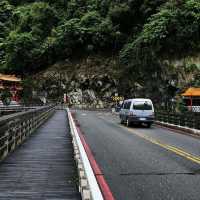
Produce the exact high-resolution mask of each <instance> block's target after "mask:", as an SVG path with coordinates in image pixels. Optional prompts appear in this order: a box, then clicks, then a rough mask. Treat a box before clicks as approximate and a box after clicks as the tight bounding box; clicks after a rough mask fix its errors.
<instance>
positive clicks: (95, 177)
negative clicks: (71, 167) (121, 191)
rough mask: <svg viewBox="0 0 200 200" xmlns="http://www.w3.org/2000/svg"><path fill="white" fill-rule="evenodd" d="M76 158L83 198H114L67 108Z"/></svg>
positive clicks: (96, 199)
mask: <svg viewBox="0 0 200 200" xmlns="http://www.w3.org/2000/svg"><path fill="white" fill-rule="evenodd" d="M67 113H68V119H69V124H70V130H71V135H72V143H73V147H74V158H75V161H76V164H77V168H78V175H79V191H80V193H81V196H82V199H83V200H114V197H113V195H112V193H111V191H110V188H109V186H108V184H107V183H106V181H105V179H104V177H103V175H102V172H101V170H100V168H99V166H98V164H97V162H96V161H95V158H94V156H93V154H92V152H91V150H90V147H89V146H88V144H87V143H86V141H85V138H84V135H83V134H82V133H81V130H80V129H79V128H78V127H77V126H76V124H75V121H74V119H73V117H72V114H71V112H70V110H69V109H67Z"/></svg>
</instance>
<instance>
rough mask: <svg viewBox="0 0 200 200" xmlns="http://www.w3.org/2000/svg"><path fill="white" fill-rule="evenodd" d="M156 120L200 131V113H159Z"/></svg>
mask: <svg viewBox="0 0 200 200" xmlns="http://www.w3.org/2000/svg"><path fill="white" fill-rule="evenodd" d="M156 120H158V121H160V122H165V123H169V124H174V125H178V126H183V127H189V128H194V129H200V113H190V112H186V113H181V114H180V113H175V112H170V111H157V112H156Z"/></svg>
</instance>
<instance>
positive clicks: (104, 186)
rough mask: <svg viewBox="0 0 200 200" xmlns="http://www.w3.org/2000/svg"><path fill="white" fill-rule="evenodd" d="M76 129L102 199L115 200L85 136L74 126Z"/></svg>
mask: <svg viewBox="0 0 200 200" xmlns="http://www.w3.org/2000/svg"><path fill="white" fill-rule="evenodd" d="M76 128H77V131H78V134H79V137H80V139H81V142H82V144H83V147H84V148H85V151H86V154H87V156H88V159H89V161H90V164H91V167H92V169H93V172H94V174H95V177H96V179H97V182H98V184H99V186H100V189H101V192H102V194H103V197H104V199H105V200H115V198H114V196H113V194H112V192H111V190H110V187H109V186H108V184H107V182H106V180H105V178H104V176H103V173H102V171H101V169H100V167H99V165H98V164H97V162H96V160H95V158H94V156H93V154H92V151H91V149H90V147H89V145H88V144H87V142H86V139H85V136H84V135H83V133H82V131H81V129H80V128H79V127H77V124H76Z"/></svg>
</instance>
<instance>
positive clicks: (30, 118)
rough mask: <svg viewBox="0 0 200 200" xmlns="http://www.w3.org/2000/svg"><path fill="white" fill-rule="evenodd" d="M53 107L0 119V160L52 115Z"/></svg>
mask: <svg viewBox="0 0 200 200" xmlns="http://www.w3.org/2000/svg"><path fill="white" fill-rule="evenodd" d="M54 110H55V108H54V106H48V107H47V106H46V107H41V108H36V109H34V110H29V111H25V112H19V113H15V114H11V115H6V116H3V117H1V118H0V160H3V159H4V158H5V157H6V156H7V155H8V154H9V153H11V152H12V151H14V150H15V149H16V147H17V146H19V145H20V144H21V143H23V142H24V140H25V139H26V138H28V137H29V136H30V135H31V134H32V133H33V131H35V129H37V128H38V127H39V126H40V125H41V124H42V123H44V122H45V120H46V119H48V118H49V116H50V115H51V114H53V112H54Z"/></svg>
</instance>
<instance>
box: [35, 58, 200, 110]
mask: <svg viewBox="0 0 200 200" xmlns="http://www.w3.org/2000/svg"><path fill="white" fill-rule="evenodd" d="M162 63H163V71H162V75H158V77H160V78H159V79H158V80H154V82H155V83H154V85H156V87H157V89H156V90H154V91H153V92H152V90H150V89H149V90H147V88H151V87H152V83H150V84H148V82H146V84H145V83H144V84H143V85H142V84H141V83H140V82H138V83H132V84H129V85H127V86H124V85H123V83H124V82H126V81H127V80H126V77H123V79H121V78H119V77H120V66H119V64H118V62H117V59H116V57H113V56H109V57H108V56H107V57H106V56H102V55H98V56H96V55H95V56H89V57H87V58H82V59H78V60H76V61H69V60H65V61H64V62H62V63H57V64H55V65H53V66H52V67H50V68H48V69H47V70H45V71H42V72H40V73H39V74H37V75H35V77H34V79H35V80H36V81H35V83H36V85H37V86H36V88H37V90H38V91H39V93H41V94H42V95H41V96H44V95H46V96H47V99H50V100H53V99H58V97H60V101H61V100H62V99H63V94H64V93H65V94H66V95H67V97H68V102H69V104H71V105H73V106H76V107H81V108H84V107H87V108H105V107H110V106H111V105H112V104H115V102H113V101H112V98H111V97H112V96H114V95H116V94H117V95H119V96H125V98H132V97H147V98H152V99H154V98H155V99H156V98H157V97H158V96H160V94H162V96H163V98H165V95H168V97H166V98H169V99H170V98H173V96H174V95H175V94H176V92H177V90H178V91H182V90H183V89H184V88H186V87H189V86H190V84H191V83H192V82H198V80H197V79H198V75H199V73H200V70H199V69H200V57H199V55H195V56H190V57H189V56H188V57H186V58H184V59H165V60H163V61H162ZM160 79H162V80H160ZM125 80H126V81H125ZM197 84H198V83H197ZM124 87H128V88H126V91H125V89H124ZM168 90H169V91H168ZM170 90H171V91H170ZM44 91H46V92H44ZM127 91H129V92H127ZM168 93H170V94H168ZM133 94H134V95H133ZM169 99H168V100H169ZM161 101H162V99H161Z"/></svg>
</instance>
